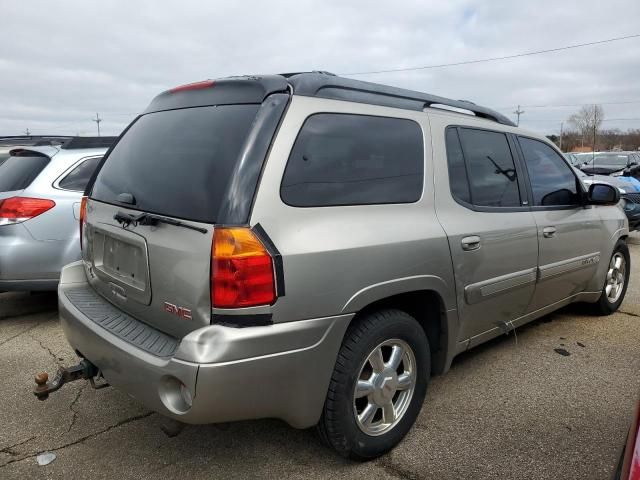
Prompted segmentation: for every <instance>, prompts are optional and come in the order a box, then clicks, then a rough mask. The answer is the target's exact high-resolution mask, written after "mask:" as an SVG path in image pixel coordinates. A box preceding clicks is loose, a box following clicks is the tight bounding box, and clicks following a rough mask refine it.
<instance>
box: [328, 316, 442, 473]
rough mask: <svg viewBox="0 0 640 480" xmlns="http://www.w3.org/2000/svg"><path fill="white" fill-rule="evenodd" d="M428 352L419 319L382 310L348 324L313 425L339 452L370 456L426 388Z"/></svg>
mask: <svg viewBox="0 0 640 480" xmlns="http://www.w3.org/2000/svg"><path fill="white" fill-rule="evenodd" d="M430 372H431V353H430V350H429V342H428V339H427V336H426V334H425V332H424V330H423V329H422V327H421V326H420V325H419V324H418V322H417V321H416V320H415V319H414V318H413V317H411V316H410V315H408V314H407V313H405V312H403V311H401V310H382V311H379V312H374V313H371V314H368V315H366V316H363V317H362V318H360V319H357V320H355V323H353V324H352V325H350V326H349V329H348V330H347V333H346V334H345V338H344V340H343V342H342V346H341V348H340V351H339V353H338V358H337V361H336V365H335V369H334V371H333V375H332V377H331V382H330V384H329V390H328V392H327V398H326V401H325V405H324V409H323V412H322V416H321V418H320V422H319V423H318V425H317V430H318V433H319V435H320V438H321V439H322V441H323V442H324V443H325V444H326V445H327V446H329V447H331V448H333V449H335V450H336V451H337V452H338V453H339V454H340V455H342V456H343V457H347V458H351V459H354V460H360V461H364V460H370V459H373V458H376V457H378V456H380V455H382V454H384V453H386V452H388V451H389V450H391V449H392V448H393V447H395V446H396V445H397V444H398V443H399V442H400V441H401V440H402V439H403V438H404V436H405V435H406V434H407V433H408V432H409V430H410V429H411V427H412V426H413V424H414V422H415V420H416V418H417V416H418V414H419V413H420V409H421V408H422V403H423V401H424V397H425V394H426V391H427V384H428V382H429V377H430Z"/></svg>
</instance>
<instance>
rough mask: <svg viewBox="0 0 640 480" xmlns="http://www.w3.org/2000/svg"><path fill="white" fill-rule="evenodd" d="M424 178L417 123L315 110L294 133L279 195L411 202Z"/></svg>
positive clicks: (309, 200)
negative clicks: (296, 135) (298, 131)
mask: <svg viewBox="0 0 640 480" xmlns="http://www.w3.org/2000/svg"><path fill="white" fill-rule="evenodd" d="M423 178H424V148H423V140H422V130H421V129H420V126H419V125H418V124H417V123H415V122H413V121H411V120H406V119H399V118H386V117H373V116H367V115H348V114H335V113H319V114H315V115H312V116H310V117H309V118H308V119H307V120H306V121H305V123H304V125H303V126H302V129H301V130H300V133H299V134H298V138H297V139H296V142H295V144H294V146H293V149H292V150H291V154H290V155H289V160H288V162H287V166H286V169H285V172H284V176H283V178H282V184H281V186H280V195H281V197H282V200H283V201H284V202H285V203H287V204H288V205H292V206H296V207H319V206H331V205H367V204H382V203H411V202H416V201H418V200H419V199H420V196H421V195H422V185H423Z"/></svg>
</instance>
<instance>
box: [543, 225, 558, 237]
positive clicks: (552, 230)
mask: <svg viewBox="0 0 640 480" xmlns="http://www.w3.org/2000/svg"><path fill="white" fill-rule="evenodd" d="M542 235H543V236H544V238H551V237H555V236H556V227H544V228H543V229H542Z"/></svg>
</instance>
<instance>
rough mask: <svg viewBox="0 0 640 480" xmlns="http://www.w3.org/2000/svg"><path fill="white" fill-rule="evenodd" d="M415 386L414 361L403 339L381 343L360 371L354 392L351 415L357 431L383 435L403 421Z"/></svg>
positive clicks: (409, 348) (411, 352)
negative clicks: (354, 420)
mask: <svg viewBox="0 0 640 480" xmlns="http://www.w3.org/2000/svg"><path fill="white" fill-rule="evenodd" d="M415 385H416V359H415V355H414V353H413V350H412V349H411V347H410V346H409V345H408V344H407V343H406V342H405V341H403V340H399V339H392V340H387V341H385V342H382V343H381V344H380V345H378V346H377V347H376V348H374V349H373V351H372V352H371V353H370V354H369V356H368V357H367V359H366V360H365V361H364V363H363V365H362V367H361V368H360V374H359V375H358V381H357V383H356V385H355V386H354V391H353V413H354V415H355V419H356V423H357V424H358V427H359V428H360V430H362V431H363V432H364V433H365V434H367V435H371V436H377V435H382V434H384V433H386V432H388V431H389V430H391V429H392V428H393V427H395V426H396V425H397V424H398V422H400V420H401V419H402V417H403V416H404V414H405V413H406V411H407V408H408V407H409V404H410V403H411V398H412V397H413V392H414V390H415Z"/></svg>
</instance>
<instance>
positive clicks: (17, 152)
mask: <svg viewBox="0 0 640 480" xmlns="http://www.w3.org/2000/svg"><path fill="white" fill-rule="evenodd" d="M9 155H11V156H12V157H47V158H51V157H50V156H49V155H47V154H46V153H44V152H40V151H38V150H31V149H29V148H24V147H20V148H14V149H13V150H9Z"/></svg>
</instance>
